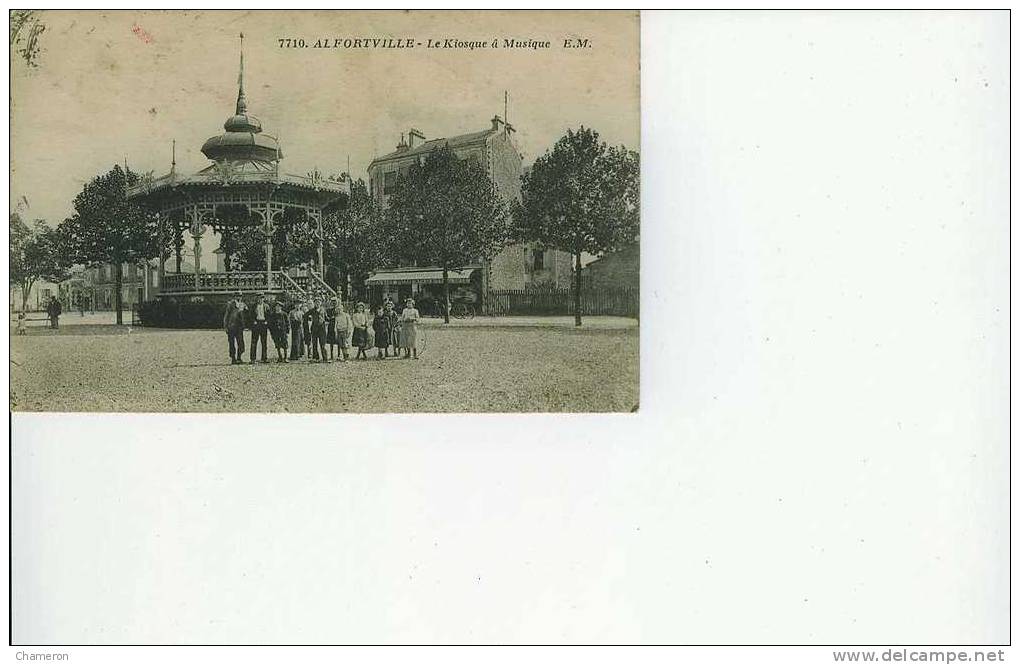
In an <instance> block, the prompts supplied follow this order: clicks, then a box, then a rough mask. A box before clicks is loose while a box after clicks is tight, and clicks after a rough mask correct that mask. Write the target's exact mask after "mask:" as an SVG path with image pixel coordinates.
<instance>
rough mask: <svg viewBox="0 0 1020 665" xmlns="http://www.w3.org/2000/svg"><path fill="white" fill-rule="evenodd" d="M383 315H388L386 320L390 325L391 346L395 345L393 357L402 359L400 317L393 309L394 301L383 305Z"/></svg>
mask: <svg viewBox="0 0 1020 665" xmlns="http://www.w3.org/2000/svg"><path fill="white" fill-rule="evenodd" d="M383 314H385V315H386V320H387V321H389V324H390V344H392V345H393V357H394V358H399V357H400V317H399V316H397V311H396V310H395V309H394V308H393V301H392V300H387V301H386V304H385V305H383Z"/></svg>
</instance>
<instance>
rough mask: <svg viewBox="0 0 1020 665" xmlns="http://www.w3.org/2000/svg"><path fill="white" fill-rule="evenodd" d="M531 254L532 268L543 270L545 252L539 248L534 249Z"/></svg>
mask: <svg viewBox="0 0 1020 665" xmlns="http://www.w3.org/2000/svg"><path fill="white" fill-rule="evenodd" d="M531 255H532V258H533V260H534V264H533V265H532V270H545V252H544V251H542V250H541V249H536V250H535V251H533V252H532V253H531Z"/></svg>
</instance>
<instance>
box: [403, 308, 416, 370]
mask: <svg viewBox="0 0 1020 665" xmlns="http://www.w3.org/2000/svg"><path fill="white" fill-rule="evenodd" d="M418 318H419V314H418V310H416V309H415V308H414V299H413V298H408V299H407V300H406V301H404V311H403V312H401V313H400V321H401V324H402V326H401V329H400V330H401V333H400V343H401V346H403V347H404V357H405V358H411V357H413V358H414V359H415V360H417V359H418ZM412 354H414V355H413V356H412Z"/></svg>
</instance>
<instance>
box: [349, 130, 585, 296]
mask: <svg viewBox="0 0 1020 665" xmlns="http://www.w3.org/2000/svg"><path fill="white" fill-rule="evenodd" d="M515 131H516V130H515V129H514V127H513V125H510V124H508V123H506V122H504V120H503V119H502V118H500V117H499V116H498V115H497V116H494V117H493V118H492V120H491V121H490V126H489V127H488V128H486V129H484V130H482V131H478V132H472V133H469V134H460V135H457V136H450V137H444V138H435V139H428V138H426V137H425V134H424V133H423V132H421V131H420V130H418V129H416V128H411V129H410V130H409V131H408V132H407V134H406V135H404V134H402V135H401V136H400V143H398V144H397V147H396V150H394V151H393V152H391V153H389V154H387V155H383V156H381V157H376V158H375V159H373V160H372V163H371V164H369V166H368V178H369V188H370V192H371V194H372V196H373V198H374V199H375V201H376V203H377V204H378V205H379V206H380V208H383V209H385V208H386V207H387V205H388V204H389V198H390V196H391V195H392V194H393V192H394V191H395V190H396V187H397V181H398V179H399V178H400V177H402V176H403V175H405V174H406V173H407V172H408V171H409V170H410V168H411V165H412V164H415V163H418V162H419V161H421V160H424V159H425V156H426V155H427V154H428V153H429V152H431V151H432V150H435V149H437V148H441V147H449V148H450V149H451V150H452V151H453V153H454V154H455V155H456V156H457V157H458V158H460V159H473V160H475V161H476V162H477V163H478V164H480V165H481V166H482V167H483V168H484V169H485V172H486V173H487V174H488V176H489V178H490V179H491V180H492V183H493V185H494V187H495V188H496V191H497V192H498V193H499V195H500V196H501V197H502V198H503V200H504V201H506V202H507V204H508V205H509V203H510V202H511V201H513V200H520V198H521V175H522V174H523V172H524V168H523V164H522V161H523V160H522V158H521V154H520V152H519V150H518V149H517V146H516V145H515V141H514V137H513V135H514V133H515ZM571 270H572V266H571V262H570V255H569V254H568V253H566V252H560V251H554V250H544V251H543V250H541V249H539V248H537V247H535V246H533V245H532V244H513V245H508V246H507V247H505V248H503V250H502V251H501V252H500V253H499V254H497V255H496V256H495V257H493V258H492V260H491V261H479V263H478V264H477V265H472V266H464V269H463V270H460V271H453V272H451V273H450V283H451V285H452V286H453V287H460V289H461V290H462V291H463V290H467V289H473V290H474V291H476V292H477V291H481V292H485V291H488V290H503V289H515V290H524V289H534V288H543V287H545V288H568V287H569V285H570V279H571V275H572V273H571ZM454 273H456V274H454ZM441 283H442V271H441V270H440V269H438V268H435V267H413V268H402V269H392V270H377V271H376V272H375V273H374V274H373V275H372V276H371V277H369V279H368V280H366V285H368V286H369V287H371V288H372V289H373V299H374V298H375V296H377V295H378V296H382V297H385V296H389V297H391V298H394V299H397V300H398V301H399V299H402V298H405V297H407V296H411V295H415V294H418V293H420V292H422V291H426V292H429V293H433V295H435V294H436V293H438V292H437V289H436V287H435V285H436V284H441Z"/></svg>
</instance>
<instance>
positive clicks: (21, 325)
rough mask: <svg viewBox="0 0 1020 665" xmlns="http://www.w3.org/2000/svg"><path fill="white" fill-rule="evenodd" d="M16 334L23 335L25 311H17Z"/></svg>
mask: <svg viewBox="0 0 1020 665" xmlns="http://www.w3.org/2000/svg"><path fill="white" fill-rule="evenodd" d="M18 334H19V335H24V334H25V313H24V312H18Z"/></svg>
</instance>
